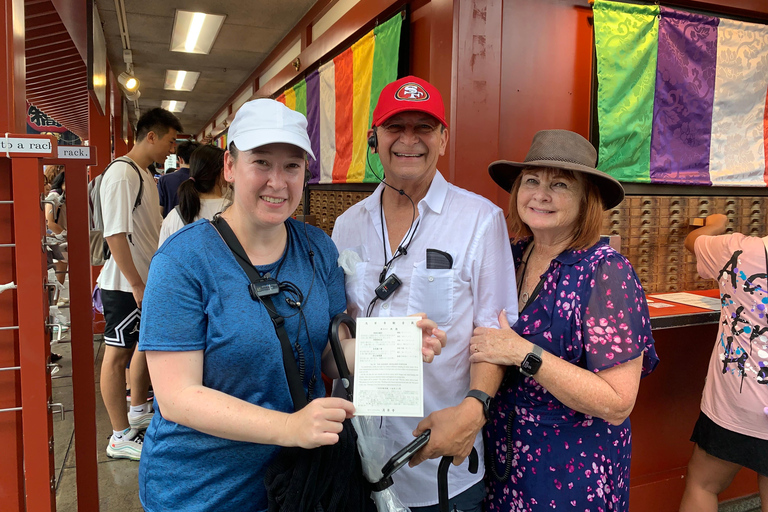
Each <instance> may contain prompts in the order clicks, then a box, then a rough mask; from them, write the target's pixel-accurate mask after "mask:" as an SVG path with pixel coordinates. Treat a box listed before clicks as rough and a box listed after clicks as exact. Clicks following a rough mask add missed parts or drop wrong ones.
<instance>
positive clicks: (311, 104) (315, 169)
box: [307, 71, 320, 183]
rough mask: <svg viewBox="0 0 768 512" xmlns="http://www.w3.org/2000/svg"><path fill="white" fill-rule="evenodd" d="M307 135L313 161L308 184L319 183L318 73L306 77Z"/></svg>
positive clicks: (310, 162) (314, 72)
mask: <svg viewBox="0 0 768 512" xmlns="http://www.w3.org/2000/svg"><path fill="white" fill-rule="evenodd" d="M307 133H308V134H309V142H310V144H312V152H313V153H314V154H315V159H314V160H312V159H311V158H310V159H309V172H310V178H309V183H317V182H319V181H320V73H319V72H318V71H313V72H312V73H310V75H309V76H308V77H307Z"/></svg>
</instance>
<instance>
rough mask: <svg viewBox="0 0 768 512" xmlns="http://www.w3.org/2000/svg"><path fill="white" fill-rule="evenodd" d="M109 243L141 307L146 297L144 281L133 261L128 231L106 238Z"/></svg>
mask: <svg viewBox="0 0 768 512" xmlns="http://www.w3.org/2000/svg"><path fill="white" fill-rule="evenodd" d="M105 240H106V241H107V245H109V252H111V253H112V256H111V257H112V258H114V259H115V263H117V268H119V269H120V272H121V273H122V274H123V275H124V276H125V278H126V279H127V280H128V283H129V284H130V285H131V288H132V290H133V298H134V299H135V300H136V305H137V306H138V307H139V309H141V301H142V300H143V299H144V281H143V280H142V279H141V276H140V275H139V272H138V270H136V265H134V263H133V256H132V255H131V247H130V246H129V245H128V236H127V235H126V233H117V234H114V235H111V236H108V237H106V238H105Z"/></svg>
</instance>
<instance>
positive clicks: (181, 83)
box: [164, 69, 200, 91]
mask: <svg viewBox="0 0 768 512" xmlns="http://www.w3.org/2000/svg"><path fill="white" fill-rule="evenodd" d="M198 78H200V72H199V71H184V70H182V69H167V70H165V86H164V88H165V89H166V90H168V91H191V90H192V89H194V88H195V85H196V84H197V79H198Z"/></svg>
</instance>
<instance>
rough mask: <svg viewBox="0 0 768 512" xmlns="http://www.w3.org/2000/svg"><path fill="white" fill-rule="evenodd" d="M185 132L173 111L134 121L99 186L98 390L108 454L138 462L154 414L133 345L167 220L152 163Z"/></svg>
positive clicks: (144, 364) (145, 374)
mask: <svg viewBox="0 0 768 512" xmlns="http://www.w3.org/2000/svg"><path fill="white" fill-rule="evenodd" d="M180 131H182V127H181V123H179V120H178V119H177V118H176V116H174V115H173V114H171V113H170V112H169V111H167V110H164V109H161V108H154V109H152V110H150V111H148V112H146V113H145V114H144V115H142V116H141V118H139V121H138V123H137V125H136V144H135V145H134V146H133V148H132V149H131V151H129V152H128V154H127V155H125V156H124V157H121V158H119V159H117V161H116V162H114V163H113V164H112V165H110V167H109V168H108V169H107V170H106V171H105V174H104V176H103V177H102V180H101V185H100V188H99V193H100V195H101V205H102V206H101V208H102V217H103V219H104V240H106V241H107V244H108V245H109V250H110V253H111V256H110V257H109V259H107V261H106V263H105V264H104V267H103V268H102V270H101V274H99V278H98V280H97V283H98V285H99V288H100V289H101V300H102V303H103V305H104V319H105V320H106V326H105V328H104V343H105V345H106V349H105V351H104V360H103V362H102V365H101V395H102V398H103V399H104V406H105V407H106V408H107V413H108V414H109V419H110V421H111V423H112V430H113V433H112V437H111V438H110V440H109V445H108V446H107V455H108V456H109V457H112V458H116V459H131V460H139V458H140V457H141V443H142V438H141V436H139V432H140V431H141V430H144V429H146V428H147V426H148V425H149V422H150V421H151V419H152V414H153V412H154V411H153V410H152V408H151V406H150V405H149V404H148V403H147V394H148V391H149V373H148V371H147V361H146V358H145V356H144V353H143V352H139V351H138V350H134V349H135V347H136V344H137V342H138V341H139V321H140V320H141V301H142V298H143V297H144V285H145V284H146V281H147V274H148V273H149V263H150V261H151V259H152V255H153V254H154V253H155V250H156V249H157V242H158V239H159V237H160V225H161V224H162V221H163V217H162V215H161V213H160V206H159V205H160V203H159V198H158V193H157V187H156V186H155V180H154V177H153V175H152V173H151V172H150V171H149V170H148V169H147V167H148V166H149V165H150V164H151V163H152V162H162V161H163V160H165V158H166V157H167V156H168V155H169V154H171V153H172V152H173V150H174V148H175V146H176V136H177V134H178V132H180ZM142 183H143V184H142ZM137 198H138V199H137ZM129 363H130V366H131V408H130V411H129V412H128V414H127V415H126V409H125V408H126V404H125V385H126V381H125V368H126V367H127V366H128V364H129Z"/></svg>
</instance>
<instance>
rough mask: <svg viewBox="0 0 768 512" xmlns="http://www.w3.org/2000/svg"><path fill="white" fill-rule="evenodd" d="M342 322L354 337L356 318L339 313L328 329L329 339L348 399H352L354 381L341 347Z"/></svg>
mask: <svg viewBox="0 0 768 512" xmlns="http://www.w3.org/2000/svg"><path fill="white" fill-rule="evenodd" d="M341 324H344V325H346V326H347V327H348V328H349V332H350V334H351V335H352V337H353V338H354V337H355V325H356V324H355V320H354V319H353V318H352V317H351V316H349V315H348V314H346V313H339V314H338V315H336V316H335V317H333V320H331V327H330V329H329V331H328V340H329V342H330V343H331V351H332V352H333V360H334V361H335V362H336V368H338V370H339V378H340V379H341V384H342V386H344V390H345V391H346V392H347V400H349V401H350V402H351V401H352V381H351V380H350V378H349V367H348V366H347V360H346V358H345V357H344V351H343V350H342V349H341V340H339V327H340V326H341Z"/></svg>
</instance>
